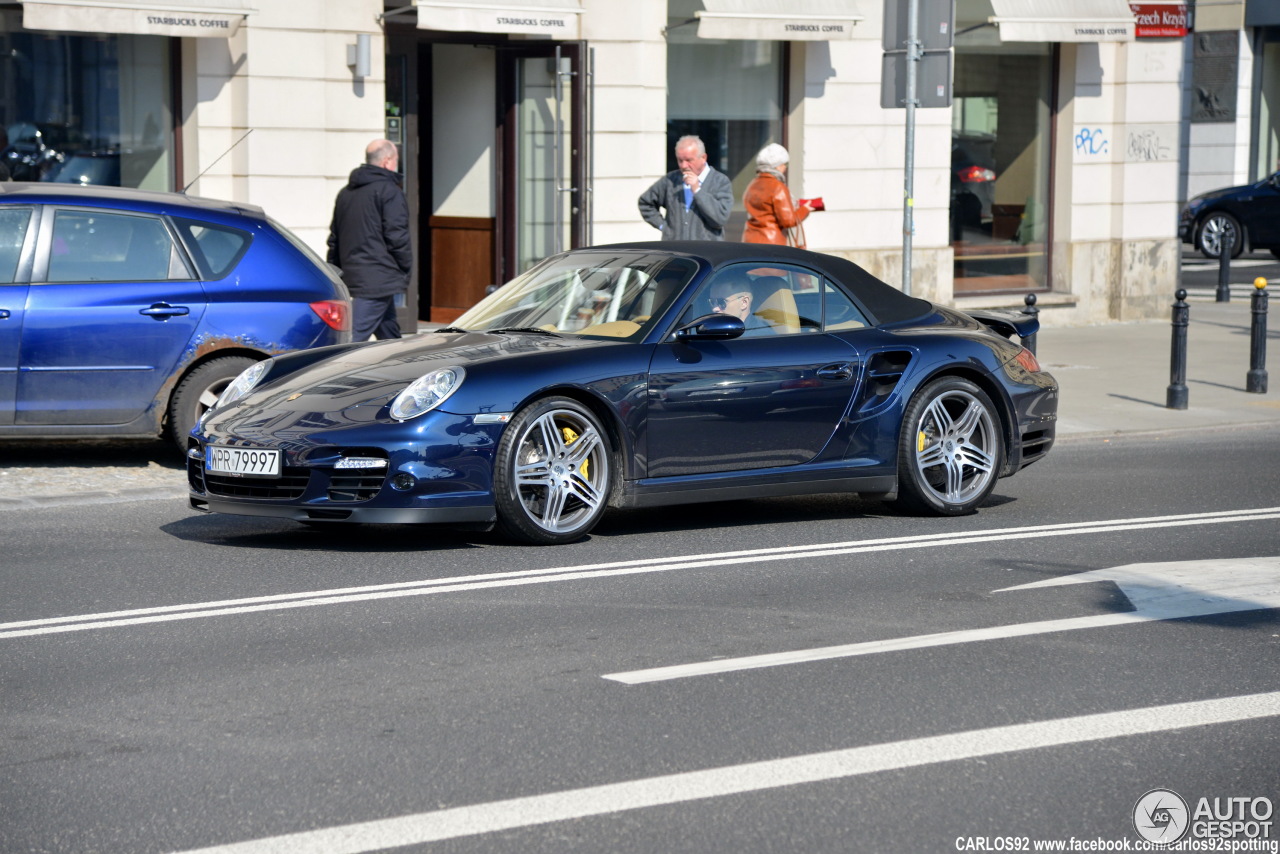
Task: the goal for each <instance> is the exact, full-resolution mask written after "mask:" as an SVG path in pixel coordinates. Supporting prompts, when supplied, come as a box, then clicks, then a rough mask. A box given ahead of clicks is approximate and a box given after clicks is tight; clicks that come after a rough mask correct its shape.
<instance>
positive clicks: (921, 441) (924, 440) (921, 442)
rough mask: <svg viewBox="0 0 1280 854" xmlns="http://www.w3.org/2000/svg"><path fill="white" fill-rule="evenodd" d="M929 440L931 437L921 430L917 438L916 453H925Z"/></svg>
mask: <svg viewBox="0 0 1280 854" xmlns="http://www.w3.org/2000/svg"><path fill="white" fill-rule="evenodd" d="M928 442H929V437H928V436H926V435H925V434H924V431H923V430H921V431H919V436H918V437H917V439H916V453H917V454H919V453H923V452H924V446H925V445H927V444H928Z"/></svg>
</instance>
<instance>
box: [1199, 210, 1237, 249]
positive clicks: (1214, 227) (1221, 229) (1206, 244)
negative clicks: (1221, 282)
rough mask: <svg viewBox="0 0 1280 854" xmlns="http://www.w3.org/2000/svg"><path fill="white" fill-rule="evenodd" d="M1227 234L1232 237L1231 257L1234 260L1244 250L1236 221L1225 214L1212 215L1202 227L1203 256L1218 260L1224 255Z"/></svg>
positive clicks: (1201, 246)
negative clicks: (1223, 246) (1224, 242)
mask: <svg viewBox="0 0 1280 854" xmlns="http://www.w3.org/2000/svg"><path fill="white" fill-rule="evenodd" d="M1227 234H1230V235H1231V239H1232V245H1231V257H1233V258H1234V257H1236V256H1237V255H1239V254H1240V253H1241V251H1243V249H1244V244H1243V241H1241V239H1240V229H1239V228H1237V226H1236V221H1235V219H1234V218H1232V217H1231V216H1229V215H1228V214H1224V213H1215V214H1210V215H1209V218H1208V219H1206V220H1205V221H1204V223H1203V224H1202V225H1201V226H1200V252H1201V254H1203V255H1204V256H1205V257H1206V258H1217V257H1218V256H1219V255H1220V254H1221V253H1222V242H1223V239H1224V238H1225V237H1226V235H1227Z"/></svg>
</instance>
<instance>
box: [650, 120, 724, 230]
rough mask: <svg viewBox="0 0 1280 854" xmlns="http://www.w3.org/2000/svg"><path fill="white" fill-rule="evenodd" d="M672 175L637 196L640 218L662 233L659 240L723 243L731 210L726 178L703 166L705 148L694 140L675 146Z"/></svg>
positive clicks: (668, 174) (682, 141) (690, 139)
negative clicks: (676, 167) (674, 163)
mask: <svg viewBox="0 0 1280 854" xmlns="http://www.w3.org/2000/svg"><path fill="white" fill-rule="evenodd" d="M676 163H677V165H678V166H679V168H678V169H676V170H675V171H674V172H668V173H667V174H666V175H663V176H662V177H661V178H659V179H658V180H657V181H655V182H654V184H653V186H652V187H650V188H649V189H647V190H645V191H644V193H642V194H641V195H640V216H642V217H644V221H645V222H647V223H649V224H650V225H652V226H653V227H654V228H656V229H659V230H660V231H661V232H662V239H663V240H724V224H725V223H726V222H728V221H729V209H730V208H732V207H733V185H732V184H731V183H730V182H729V176H727V175H725V174H724V173H723V172H717V171H716V170H715V169H712V168H711V165H710V164H709V163H707V147H706V146H705V145H703V144H702V140H701V139H699V138H698V137H696V136H682V137H680V140H679V141H678V142H677V143H676Z"/></svg>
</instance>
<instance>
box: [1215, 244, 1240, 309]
mask: <svg viewBox="0 0 1280 854" xmlns="http://www.w3.org/2000/svg"><path fill="white" fill-rule="evenodd" d="M1235 248H1236V233H1235V230H1234V229H1230V228H1224V229H1223V230H1222V237H1221V239H1219V240H1218V302H1231V284H1230V279H1231V252H1232V251H1233V250H1234V249H1235Z"/></svg>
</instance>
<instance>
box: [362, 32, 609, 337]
mask: <svg viewBox="0 0 1280 854" xmlns="http://www.w3.org/2000/svg"><path fill="white" fill-rule="evenodd" d="M585 56H589V51H587V50H586V48H585V46H584V45H583V43H581V42H537V43H533V42H523V41H507V40H505V38H504V37H503V36H489V35H482V34H451V35H445V34H437V33H432V32H429V31H428V32H420V31H417V30H411V29H407V28H406V30H404V31H403V32H398V33H396V34H395V35H394V36H392V34H390V33H389V35H388V55H387V67H388V79H390V77H391V74H392V70H393V69H397V70H398V69H401V68H404V69H405V70H406V73H405V74H404V79H406V81H407V82H406V89H407V91H406V92H405V98H404V104H403V111H404V116H403V121H402V122H401V123H400V126H401V127H402V128H403V131H404V134H405V154H404V157H405V158H406V159H410V162H411V163H412V164H413V165H412V168H406V170H405V192H406V193H407V194H408V195H409V213H410V227H411V229H412V230H413V233H414V234H415V235H416V238H417V246H416V251H417V276H416V288H415V289H414V291H415V292H414V294H413V297H414V299H413V300H411V302H412V303H413V304H414V305H415V306H416V308H415V311H414V313H415V314H416V318H417V319H418V320H420V321H424V322H427V323H432V324H441V323H450V322H452V321H453V320H454V319H456V318H457V317H458V316H459V315H461V314H462V313H463V312H465V311H466V310H467V309H469V308H470V307H471V306H473V305H475V304H476V303H477V302H479V301H480V300H481V299H483V298H484V296H485V294H486V293H487V292H488V290H489V289H490V288H491V287H492V286H494V285H500V284H502V283H504V282H506V281H507V280H509V279H511V278H514V277H515V276H516V275H519V274H520V273H522V272H524V271H525V270H527V269H529V268H530V267H531V266H533V265H534V264H536V263H538V262H540V261H541V260H542V259H544V258H546V257H548V256H550V255H553V254H555V253H556V252H559V251H563V250H566V249H571V248H575V247H578V246H585V245H587V244H588V243H589V241H590V233H589V222H590V213H589V206H590V182H589V178H590V156H589V152H588V151H587V141H588V139H589V133H588V129H589V120H590V119H589V116H590V112H589V109H588V106H589V105H588V102H589V94H588V93H589V85H590V84H589V76H590V75H589V72H588V70H587V69H585V68H584V65H586V63H585V62H584V57H585ZM409 328H412V326H410V327H409Z"/></svg>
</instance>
